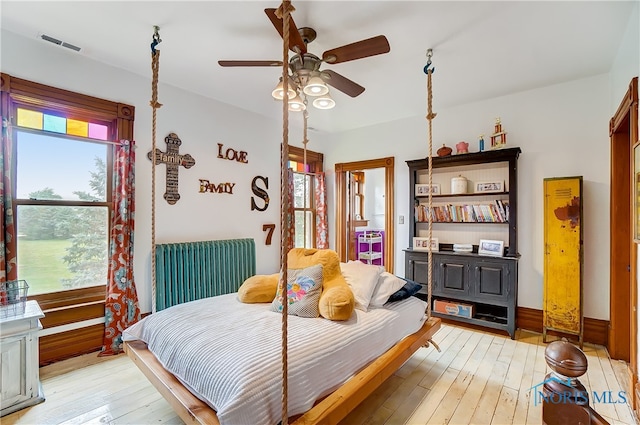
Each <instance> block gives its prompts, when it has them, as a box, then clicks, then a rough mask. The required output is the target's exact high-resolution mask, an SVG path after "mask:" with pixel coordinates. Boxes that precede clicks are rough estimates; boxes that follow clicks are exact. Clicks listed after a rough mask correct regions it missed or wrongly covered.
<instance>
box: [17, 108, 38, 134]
mask: <svg viewBox="0 0 640 425" xmlns="http://www.w3.org/2000/svg"><path fill="white" fill-rule="evenodd" d="M18 126H19V127H26V128H34V129H36V130H42V112H37V111H29V110H28V109H22V108H18Z"/></svg>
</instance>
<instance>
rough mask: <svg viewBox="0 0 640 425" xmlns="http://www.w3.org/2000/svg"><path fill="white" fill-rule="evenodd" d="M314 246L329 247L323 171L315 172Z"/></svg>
mask: <svg viewBox="0 0 640 425" xmlns="http://www.w3.org/2000/svg"><path fill="white" fill-rule="evenodd" d="M315 196H316V248H318V249H327V248H329V228H328V227H327V223H328V216H327V182H326V179H325V174H324V173H318V174H316V178H315Z"/></svg>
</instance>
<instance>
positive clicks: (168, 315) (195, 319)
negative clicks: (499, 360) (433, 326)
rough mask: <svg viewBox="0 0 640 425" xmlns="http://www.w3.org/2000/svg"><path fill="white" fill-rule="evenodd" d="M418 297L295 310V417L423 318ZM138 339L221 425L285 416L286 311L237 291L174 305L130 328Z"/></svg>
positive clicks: (291, 397) (128, 334)
mask: <svg viewBox="0 0 640 425" xmlns="http://www.w3.org/2000/svg"><path fill="white" fill-rule="evenodd" d="M424 310H425V303H424V302H423V301H421V300H419V299H417V298H415V297H410V298H409V299H407V300H403V301H399V302H395V303H389V304H386V305H385V307H384V308H376V309H371V310H369V311H368V312H363V311H360V310H355V313H354V314H353V315H352V316H351V319H350V320H348V321H345V322H333V321H330V320H327V319H323V318H317V319H309V318H300V317H297V316H289V326H288V339H289V344H288V345H289V351H288V366H289V368H288V370H289V394H288V407H289V415H296V414H300V413H303V412H305V411H307V410H309V409H310V408H311V407H312V406H313V404H314V402H315V401H316V400H317V399H319V398H321V397H322V396H325V395H327V394H329V393H331V392H333V391H334V390H336V389H337V388H339V387H340V386H341V385H342V384H343V383H344V382H345V381H346V380H347V379H348V378H349V377H351V376H353V375H354V374H355V373H356V372H358V371H359V370H360V369H362V368H363V367H364V366H365V365H367V364H368V363H369V362H370V361H372V360H374V359H375V358H377V357H378V356H380V355H381V354H382V353H384V352H385V351H386V350H387V349H389V348H391V347H392V346H393V345H394V344H395V343H396V342H397V341H399V340H401V339H402V338H404V337H405V336H408V335H410V334H412V333H414V332H416V331H417V330H418V329H420V327H421V326H422V324H423V322H424ZM135 339H139V340H142V341H144V342H146V343H147V344H148V347H149V349H150V350H151V351H152V352H153V353H154V354H155V356H156V357H157V358H158V360H160V362H161V363H162V364H163V365H164V367H165V369H167V370H169V371H170V372H172V373H173V374H174V375H175V376H176V377H177V378H178V379H180V381H182V382H183V383H184V384H185V385H186V386H187V387H188V388H189V389H190V390H191V391H192V392H193V393H194V394H195V395H197V396H198V397H199V398H200V399H202V400H204V401H205V402H207V403H208V404H209V405H210V406H211V407H212V408H213V409H214V410H216V412H217V415H218V419H219V420H220V423H221V424H222V425H234V424H237V425H249V424H251V425H253V424H265V425H266V424H277V423H278V422H279V421H280V416H281V400H280V398H281V391H282V390H281V382H282V379H281V377H282V372H281V368H282V365H281V316H280V314H278V313H275V312H273V311H270V304H243V303H241V302H239V301H238V300H237V298H236V294H227V295H221V296H217V297H212V298H206V299H201V300H198V301H192V302H189V303H185V304H180V305H177V306H173V307H171V308H169V309H166V310H162V311H160V312H157V313H154V314H152V315H150V316H147V317H146V318H145V319H143V320H142V321H140V322H138V323H137V324H135V325H133V326H131V327H129V328H128V329H126V330H125V331H124V340H125V341H130V340H135Z"/></svg>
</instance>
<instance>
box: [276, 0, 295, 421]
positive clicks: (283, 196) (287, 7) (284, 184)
mask: <svg viewBox="0 0 640 425" xmlns="http://www.w3.org/2000/svg"><path fill="white" fill-rule="evenodd" d="M294 10H295V8H294V7H293V6H292V5H291V1H289V0H282V4H281V5H280V7H278V9H277V10H276V16H277V17H278V18H280V19H282V39H283V43H282V89H283V91H284V97H283V99H282V149H281V157H280V171H281V173H280V264H281V274H280V275H281V279H280V289H281V291H280V293H281V300H280V302H281V304H282V422H281V424H282V425H287V424H288V423H289V415H288V414H287V412H288V410H289V409H288V407H287V394H288V387H289V386H288V378H287V375H288V373H287V371H288V363H287V339H288V336H287V317H288V316H289V309H288V299H287V280H288V278H287V254H288V252H287V249H288V247H289V243H288V240H289V223H288V213H289V178H288V167H287V164H288V162H289V69H288V66H289V27H290V25H289V15H290V14H291V12H293V11H294ZM291 220H293V217H291Z"/></svg>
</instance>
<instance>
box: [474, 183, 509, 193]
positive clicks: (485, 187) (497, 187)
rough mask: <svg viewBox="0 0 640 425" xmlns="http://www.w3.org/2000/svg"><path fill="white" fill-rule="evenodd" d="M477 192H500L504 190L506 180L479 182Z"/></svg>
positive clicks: (476, 186) (476, 187)
mask: <svg viewBox="0 0 640 425" xmlns="http://www.w3.org/2000/svg"><path fill="white" fill-rule="evenodd" d="M475 189H476V190H475V193H500V192H504V181H493V182H477V183H476V185H475Z"/></svg>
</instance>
